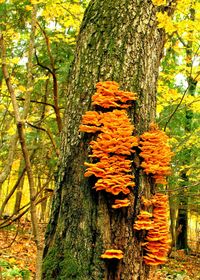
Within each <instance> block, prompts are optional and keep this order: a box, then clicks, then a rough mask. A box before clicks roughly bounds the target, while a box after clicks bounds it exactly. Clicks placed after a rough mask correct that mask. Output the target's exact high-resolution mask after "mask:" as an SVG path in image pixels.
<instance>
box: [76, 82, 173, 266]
mask: <svg viewBox="0 0 200 280" xmlns="http://www.w3.org/2000/svg"><path fill="white" fill-rule="evenodd" d="M96 88H97V90H96V93H95V94H94V95H93V96H92V105H93V106H95V109H96V111H88V112H86V113H85V115H84V116H83V117H82V122H81V125H80V131H81V132H86V133H93V134H95V139H93V140H92V141H90V143H89V145H90V148H91V154H90V155H89V157H90V159H91V161H90V162H85V163H84V165H85V166H86V171H85V174H84V176H85V177H90V176H95V177H96V178H97V181H96V183H95V184H94V186H93V188H94V189H95V190H96V191H102V190H103V191H105V192H107V193H111V194H112V195H114V196H115V197H116V196H117V195H123V196H124V195H125V196H126V195H128V194H129V193H130V190H131V188H133V187H134V186H135V183H134V181H133V180H134V175H133V174H132V161H131V160H130V156H131V155H132V153H134V152H135V150H134V147H137V146H138V138H137V137H135V136H133V131H134V125H133V124H131V121H130V119H129V117H128V114H127V111H126V110H125V109H126V108H128V107H129V106H131V104H132V102H133V101H134V100H136V99H137V97H136V94H135V93H132V92H125V91H121V90H119V84H118V83H116V82H113V81H106V82H99V83H97V85H96ZM167 141H168V137H167V136H166V134H165V133H164V132H163V131H161V130H159V129H158V127H157V126H156V125H151V126H150V131H149V132H144V133H143V135H142V136H141V140H140V146H139V148H140V150H141V152H140V157H142V158H143V161H142V163H141V167H142V168H143V169H144V172H145V173H146V174H147V175H148V174H150V175H152V176H153V178H154V179H155V184H162V185H166V183H167V182H166V176H167V175H169V174H170V173H171V169H170V165H169V163H170V160H171V157H172V155H173V153H172V152H171V150H170V148H169V146H168V144H167ZM130 204H131V202H130V200H129V199H128V198H127V197H125V198H120V199H119V198H118V199H115V201H114V204H112V206H111V207H112V208H113V209H118V208H122V207H128V206H129V205H130ZM141 204H142V205H143V206H144V207H145V208H148V207H153V213H152V214H151V213H149V212H147V211H144V210H141V211H140V214H139V215H138V216H137V221H136V222H135V224H134V227H133V228H134V229H135V230H147V231H148V232H147V235H146V240H145V243H144V244H143V246H144V249H145V252H146V255H145V256H144V262H145V264H147V265H159V264H163V263H165V262H166V260H167V252H168V250H169V242H170V240H169V233H168V232H169V229H168V221H167V213H168V212H167V211H168V198H167V196H166V195H164V194H160V193H157V194H155V195H154V196H153V198H152V199H150V200H147V199H146V198H144V197H143V198H142V200H141ZM101 258H103V259H119V260H120V259H122V258H123V252H122V251H121V250H115V249H109V250H106V251H105V253H104V254H102V255H101Z"/></svg>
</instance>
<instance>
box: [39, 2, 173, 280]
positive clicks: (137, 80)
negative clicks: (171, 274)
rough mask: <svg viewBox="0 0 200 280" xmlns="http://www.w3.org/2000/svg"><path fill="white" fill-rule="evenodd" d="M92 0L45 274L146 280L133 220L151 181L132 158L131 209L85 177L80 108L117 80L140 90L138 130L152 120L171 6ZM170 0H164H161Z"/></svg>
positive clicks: (71, 93)
mask: <svg viewBox="0 0 200 280" xmlns="http://www.w3.org/2000/svg"><path fill="white" fill-rule="evenodd" d="M153 2H154V4H155V5H154V4H153V3H151V2H150V1H139V2H138V1H133V0H131V1H127V0H126V1H124V0H120V1H119V0H117V1H115V2H113V1H102V0H101V1H99V0H96V1H91V2H90V4H89V6H88V8H87V10H86V12H85V17H84V19H83V22H82V25H81V30H80V34H79V37H78V42H77V49H76V55H75V60H74V63H73V67H72V71H71V73H70V76H69V82H68V91H67V96H66V98H67V102H66V103H67V104H66V105H67V109H66V114H65V120H64V131H63V138H62V150H61V161H60V166H59V173H58V178H57V188H56V194H55V197H54V201H53V207H52V215H51V220H50V223H49V225H48V230H47V235H46V247H45V252H44V268H43V269H44V274H43V279H55V278H56V279H62V278H63V277H64V278H67V279H72V278H76V279H87V280H88V279H146V277H147V272H148V269H145V268H144V266H143V262H142V249H141V242H140V240H141V236H140V237H139V236H137V235H135V233H134V231H133V223H134V218H135V215H136V214H137V212H138V211H137V210H138V208H139V200H138V198H139V197H140V195H141V193H145V195H146V196H149V195H150V192H152V191H153V188H154V186H153V185H152V183H150V182H149V180H148V178H147V177H146V176H144V175H143V174H142V171H141V170H140V168H138V165H137V164H136V162H137V161H138V159H137V157H138V156H137V155H136V156H135V157H134V162H135V163H134V174H135V181H136V187H135V188H134V191H133V192H132V193H131V195H130V199H131V201H132V203H131V207H130V208H129V210H127V211H122V210H119V211H113V210H112V208H111V206H110V205H111V203H110V199H111V198H110V196H109V195H107V194H106V193H101V192H98V193H96V192H95V191H94V190H92V186H93V184H94V182H92V180H86V179H85V178H84V177H83V173H84V168H83V163H84V161H85V160H86V159H87V157H88V143H89V141H90V139H91V138H90V137H88V136H87V135H85V134H82V133H81V134H80V132H79V125H80V121H81V116H82V114H83V113H84V112H85V111H87V110H88V109H90V108H91V95H92V94H93V93H94V91H95V84H96V83H97V82H98V81H104V80H115V81H116V82H119V83H120V85H121V88H123V89H124V90H129V91H135V92H137V94H138V100H137V105H136V106H135V107H134V108H132V110H131V111H130V115H131V118H132V121H133V122H134V125H135V127H136V133H137V134H140V133H142V132H144V131H145V130H147V129H148V127H149V124H150V122H152V121H154V120H155V106H156V82H157V78H158V70H159V64H160V59H161V57H162V53H163V47H164V39H165V37H164V31H163V30H162V29H160V28H159V29H158V27H157V18H156V12H157V11H159V10H165V11H166V12H169V13H170V12H171V9H170V4H172V3H171V2H172V1H169V2H168V3H166V1H161V2H162V4H163V5H162V4H161V5H160V4H159V6H158V5H157V4H158V3H157V2H160V1H153ZM164 2H165V3H164ZM113 246H114V247H116V248H118V249H122V250H123V251H124V253H125V255H124V258H123V261H122V262H121V263H120V265H117V264H115V265H114V266H113V267H112V266H109V265H106V264H105V263H104V262H103V261H101V260H100V255H101V254H102V252H104V250H105V249H106V248H109V247H113Z"/></svg>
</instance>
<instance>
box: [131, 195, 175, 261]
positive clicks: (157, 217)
mask: <svg viewBox="0 0 200 280" xmlns="http://www.w3.org/2000/svg"><path fill="white" fill-rule="evenodd" d="M151 205H152V206H153V213H152V214H151V213H149V212H147V211H141V213H140V214H139V215H138V217H137V221H136V222H135V225H134V229H136V230H143V229H145V230H148V233H147V236H146V241H145V242H144V243H143V246H144V249H145V251H146V255H145V256H144V262H145V263H146V264H147V265H155V266H156V265H160V264H164V263H165V262H166V261H167V253H168V251H169V248H170V245H169V243H170V238H169V227H168V218H167V216H168V214H167V212H168V197H167V195H164V194H161V193H157V194H155V195H154V196H153V198H152V199H151Z"/></svg>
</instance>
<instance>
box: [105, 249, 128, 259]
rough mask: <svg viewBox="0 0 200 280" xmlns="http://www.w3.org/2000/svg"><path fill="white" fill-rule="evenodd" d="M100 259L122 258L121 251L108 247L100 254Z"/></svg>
mask: <svg viewBox="0 0 200 280" xmlns="http://www.w3.org/2000/svg"><path fill="white" fill-rule="evenodd" d="M101 258H102V259H118V260H120V259H122V258H123V252H122V251H121V250H115V249H109V250H106V251H105V253H104V254H102V255H101Z"/></svg>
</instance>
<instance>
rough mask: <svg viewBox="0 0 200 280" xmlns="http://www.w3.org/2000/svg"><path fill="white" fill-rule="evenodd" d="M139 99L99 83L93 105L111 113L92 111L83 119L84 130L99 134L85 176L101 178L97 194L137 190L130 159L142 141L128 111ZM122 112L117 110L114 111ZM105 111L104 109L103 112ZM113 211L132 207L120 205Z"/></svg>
mask: <svg viewBox="0 0 200 280" xmlns="http://www.w3.org/2000/svg"><path fill="white" fill-rule="evenodd" d="M135 99H136V94H135V93H132V92H124V91H121V90H119V85H118V84H117V83H116V82H113V81H107V82H99V83H97V92H96V93H95V94H94V95H93V97H92V101H93V103H92V104H93V105H98V106H99V107H102V108H106V109H107V108H110V109H111V111H110V112H102V111H100V109H98V110H99V112H96V111H88V112H86V113H85V115H84V116H83V117H82V123H81V125H80V131H82V132H88V133H98V134H97V138H96V140H93V141H91V142H90V147H91V150H92V154H91V155H90V157H91V158H93V159H95V161H96V160H98V161H97V162H95V163H88V162H85V163H84V165H85V166H86V167H87V170H86V172H85V177H90V176H92V175H94V176H95V177H97V178H98V180H97V182H96V183H95V185H94V188H95V189H96V190H97V191H100V190H104V191H106V192H109V193H112V194H113V195H118V194H120V193H123V194H125V195H127V194H129V193H130V189H129V188H132V187H134V185H135V183H134V182H133V179H134V175H132V174H131V164H132V162H131V160H129V159H128V158H127V157H128V156H129V155H131V153H133V152H134V150H133V147H135V146H138V139H137V137H135V136H132V133H133V130H134V126H133V125H132V124H131V122H130V120H129V117H128V114H127V112H126V111H125V110H124V109H121V108H127V107H128V106H130V105H131V104H130V102H131V101H133V100H135ZM99 107H98V108H99ZM116 107H117V108H120V109H114V108H116ZM102 110H103V109H102ZM117 205H118V206H116V205H115V206H114V207H113V208H119V205H121V207H123V206H124V207H125V206H128V205H127V203H124V204H122V203H121V204H119V203H117Z"/></svg>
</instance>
